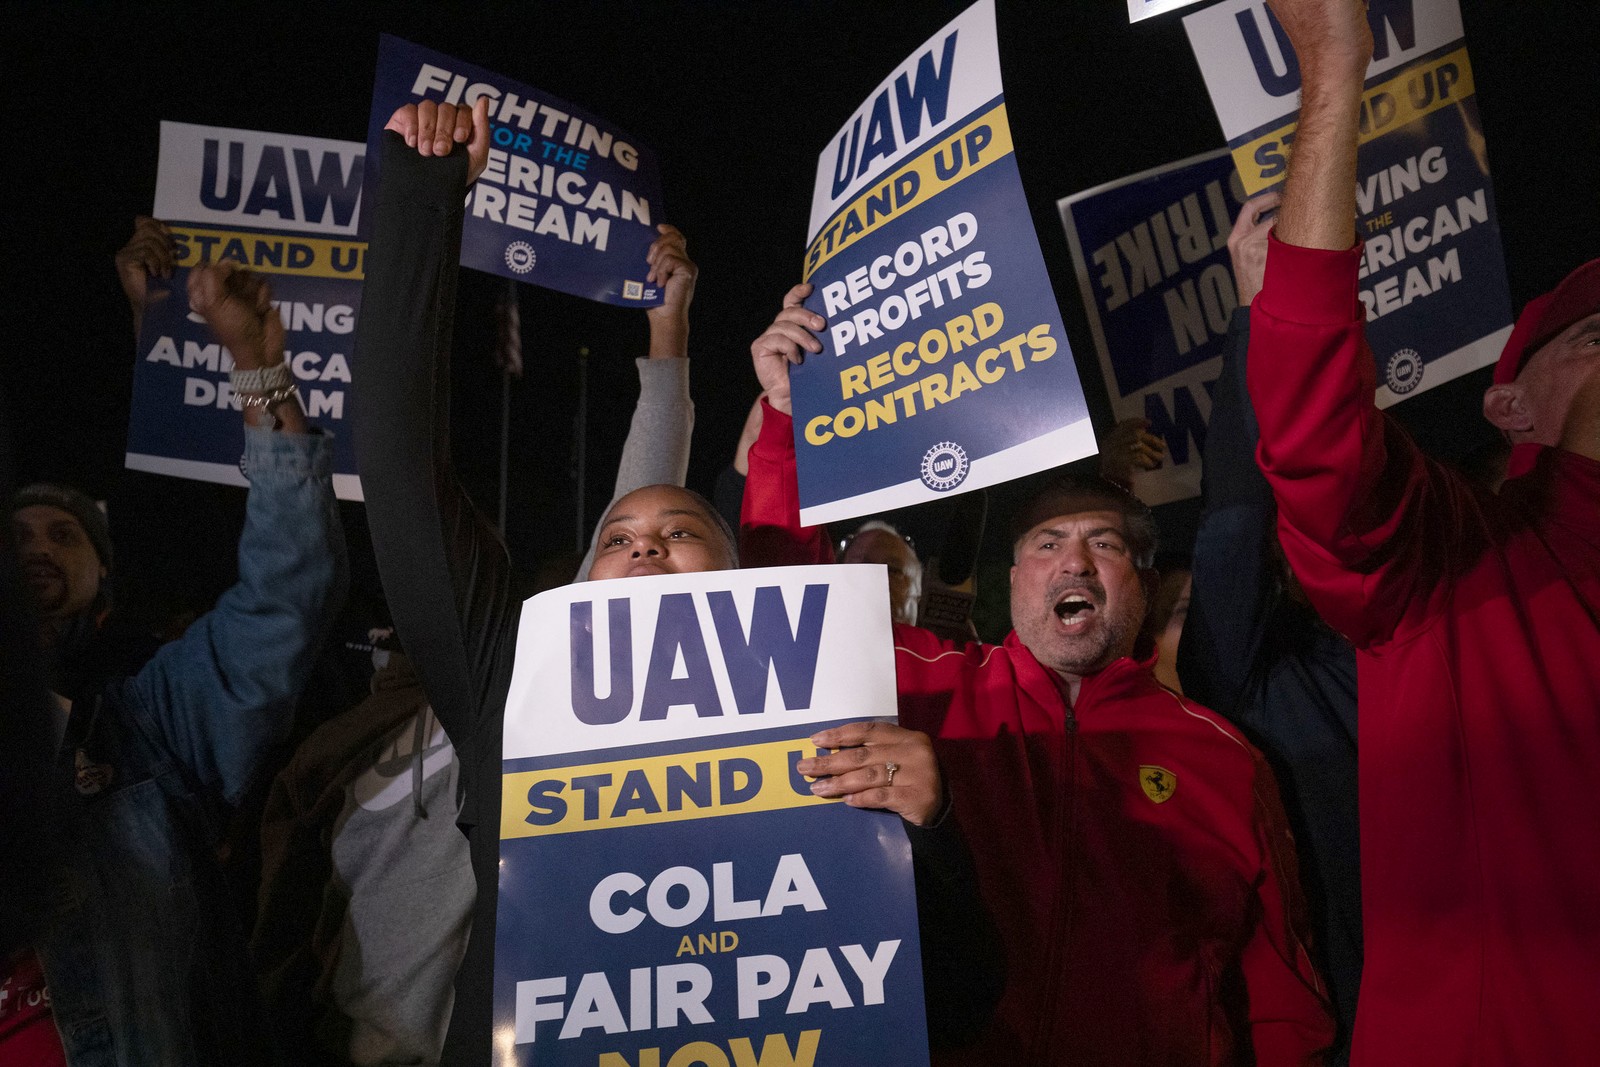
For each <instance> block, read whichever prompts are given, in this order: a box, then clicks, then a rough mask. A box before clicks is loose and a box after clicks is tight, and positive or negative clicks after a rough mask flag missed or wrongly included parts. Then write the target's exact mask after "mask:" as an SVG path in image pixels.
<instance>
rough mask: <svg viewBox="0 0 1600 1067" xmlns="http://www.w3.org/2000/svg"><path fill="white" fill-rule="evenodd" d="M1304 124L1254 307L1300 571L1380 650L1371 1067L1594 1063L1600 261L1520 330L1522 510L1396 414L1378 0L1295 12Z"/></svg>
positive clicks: (1367, 1035) (1532, 310)
mask: <svg viewBox="0 0 1600 1067" xmlns="http://www.w3.org/2000/svg"><path fill="white" fill-rule="evenodd" d="M1271 3H1272V8H1273V10H1274V11H1275V12H1276V14H1277V16H1278V19H1279V21H1280V22H1281V23H1282V25H1283V28H1284V29H1285V31H1287V33H1288V35H1289V38H1290V40H1291V42H1292V43H1293V45H1294V49H1295V52H1296V54H1297V56H1298V58H1299V65H1300V70H1301V72H1302V97H1301V104H1300V124H1299V130H1298V133H1297V135H1296V139H1295V143H1294V156H1293V159H1292V161H1291V164H1290V168H1289V173H1288V178H1287V181H1286V184H1285V188H1284V194H1283V205H1282V208H1281V209H1280V212H1279V215H1278V221H1277V226H1276V231H1275V237H1274V239H1273V241H1272V243H1271V248H1270V251H1269V253H1268V259H1267V271H1266V280H1265V285H1264V287H1263V289H1262V291H1261V293H1260V295H1259V296H1258V297H1257V298H1256V300H1255V302H1254V303H1253V304H1252V305H1251V320H1250V353H1249V371H1248V377H1249V386H1250V393H1251V397H1252V399H1253V401H1254V404H1255V409H1256V414H1257V416H1258V418H1259V421H1260V425H1261V443H1260V447H1259V450H1258V453H1257V455H1258V459H1259V461H1260V463H1261V467H1262V470H1263V471H1264V472H1265V473H1266V476H1267V478H1268V480H1269V481H1270V482H1271V483H1272V488H1273V491H1274V494H1275V495H1276V497H1277V501H1278V508H1279V517H1278V527H1279V537H1280V540H1281V541H1282V543H1283V548H1284V552H1285V555H1286V556H1287V557H1288V559H1289V561H1290V563H1291V564H1292V565H1293V567H1294V569H1295V572H1296V573H1297V575H1298V576H1299V578H1300V580H1301V582H1302V583H1303V584H1304V586H1305V589H1306V592H1307V593H1308V594H1309V595H1310V597H1311V599H1312V601H1313V602H1314V603H1315V605H1316V606H1317V609H1318V610H1319V611H1320V612H1321V613H1322V615H1323V617H1324V618H1325V619H1327V621H1328V622H1329V623H1330V624H1331V625H1333V626H1334V627H1335V628H1337V629H1338V630H1340V631H1341V632H1342V633H1344V634H1345V635H1346V636H1348V637H1349V638H1350V639H1351V640H1352V642H1354V644H1355V645H1356V647H1357V649H1358V650H1359V663H1358V667H1359V678H1360V729H1361V754H1360V761H1361V851H1362V856H1361V873H1362V899H1363V911H1364V915H1365V925H1366V971H1365V974H1364V975H1363V979H1362V988H1361V997H1360V1003H1359V1006H1358V1008H1357V1013H1356V1030H1355V1052H1354V1058H1353V1061H1352V1062H1355V1063H1357V1064H1395V1063H1405V1064H1412V1065H1432V1064H1440V1065H1444V1064H1452V1065H1453V1064H1469V1063H1470V1064H1534V1063H1540V1064H1543V1063H1576V1062H1588V1061H1589V1060H1590V1058H1591V1057H1592V1056H1593V1055H1594V1035H1595V1021H1594V1009H1595V1006H1596V1005H1597V1004H1600V969H1597V968H1596V966H1595V963H1596V961H1597V960H1600V923H1597V922H1596V921H1595V914H1594V912H1595V901H1596V896H1595V892H1596V891H1595V886H1596V884H1597V883H1600V852H1597V851H1596V849H1595V848H1594V842H1596V841H1600V805H1597V804H1596V803H1595V802H1594V797H1593V795H1592V794H1593V789H1592V785H1591V783H1592V782H1593V779H1594V774H1595V768H1596V767H1600V621H1597V620H1600V462H1597V461H1600V260H1597V261H1595V262H1591V263H1589V264H1587V265H1585V266H1583V267H1580V268H1579V269H1578V270H1576V271H1574V272H1573V273H1572V274H1571V275H1570V276H1568V278H1567V279H1566V280H1565V281H1564V282H1562V283H1561V285H1560V286H1559V287H1558V288H1557V289H1556V290H1555V291H1554V292H1553V293H1550V294H1548V295H1546V296H1543V297H1540V298H1539V299H1537V300H1535V301H1533V302H1532V303H1531V304H1530V305H1529V306H1528V308H1527V309H1526V310H1525V311H1524V312H1523V314H1522V316H1521V318H1520V319H1519V321H1518V323H1517V326H1516V329H1515V330H1514V331H1513V333H1512V335H1511V340H1510V342H1509V344H1508V345H1507V347H1506V350H1505V352H1504V354H1503V355H1502V356H1501V358H1500V363H1499V366H1498V367H1497V369H1496V373H1495V376H1494V384H1493V385H1492V386H1490V388H1489V390H1488V392H1487V393H1486V395H1485V397H1484V414H1485V416H1486V417H1487V418H1488V419H1489V421H1490V422H1492V423H1494V424H1495V425H1496V426H1498V427H1499V428H1500V429H1501V430H1503V431H1504V432H1505V433H1506V434H1507V436H1508V438H1509V439H1510V440H1511V442H1512V443H1513V444H1514V445H1515V446H1517V450H1516V453H1515V454H1514V456H1513V462H1512V472H1511V473H1512V475H1513V476H1512V477H1511V479H1510V480H1508V481H1507V482H1506V483H1505V485H1504V486H1503V488H1502V489H1501V490H1500V493H1499V495H1498V496H1494V495H1491V494H1489V493H1487V492H1485V491H1482V490H1477V489H1474V488H1473V487H1472V486H1470V485H1469V484H1467V483H1466V482H1465V481H1464V480H1463V479H1462V478H1460V477H1458V476H1456V475H1455V474H1454V473H1452V472H1451V471H1449V470H1446V469H1444V468H1443V467H1441V466H1440V465H1438V464H1436V463H1433V462H1432V461H1430V460H1428V459H1427V458H1426V457H1424V456H1423V455H1422V453H1421V452H1419V451H1418V450H1417V448H1416V446H1415V445H1414V444H1412V442H1411V441H1410V440H1409V439H1408V438H1407V437H1406V436H1405V434H1404V433H1403V432H1402V431H1401V430H1400V429H1399V428H1398V426H1397V425H1396V424H1395V423H1394V422H1392V421H1390V420H1389V419H1387V418H1386V417H1385V416H1383V415H1382V414H1380V413H1379V412H1378V411H1377V409H1376V408H1375V407H1374V406H1373V390H1374V388H1375V384H1376V371H1375V367H1374V363H1373V357H1372V354H1371V351H1370V350H1369V349H1368V347H1367V345H1366V341H1365V338H1364V332H1363V320H1364V315H1363V312H1362V305H1361V303H1360V302H1359V300H1358V299H1357V294H1358V280H1357V270H1358V266H1359V263H1360V257H1361V249H1360V247H1359V246H1358V245H1357V243H1356V229H1355V224H1354V219H1355V218H1356V211H1355V207H1356V205H1355V197H1354V189H1355V184H1356V181H1355V176H1356V170H1355V160H1356V139H1357V134H1358V110H1359V107H1360V101H1361V94H1362V89H1363V80H1364V78H1365V75H1366V70H1367V65H1368V61H1369V60H1370V59H1371V56H1372V48H1373V38H1372V33H1371V30H1370V28H1369V25H1368V19H1367V17H1366V14H1365V10H1364V9H1365V6H1366V5H1365V4H1363V3H1360V2H1359V0H1271Z"/></svg>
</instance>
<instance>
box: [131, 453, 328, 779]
mask: <svg viewBox="0 0 1600 1067" xmlns="http://www.w3.org/2000/svg"><path fill="white" fill-rule="evenodd" d="M331 444H332V442H331V441H330V439H329V438H327V437H325V436H321V435H316V434H288V433H272V432H270V431H267V430H261V429H255V428H249V427H247V428H246V429H245V467H246V471H247V475H248V477H249V479H250V492H249V496H248V498H247V500H246V505H245V508H246V511H245V525H244V532H243V534H242V535H241V536H240V539H239V580H238V582H237V583H236V584H235V585H234V586H233V587H232V588H231V589H229V590H228V591H227V592H226V593H224V594H223V595H222V597H221V599H220V600H218V601H217V605H216V607H214V608H212V609H211V611H209V612H207V613H206V614H205V615H203V616H202V617H201V618H199V619H198V620H196V621H195V623H194V624H193V625H192V626H190V627H189V629H188V630H187V631H186V632H185V633H184V635H183V637H181V638H179V639H178V640H177V641H174V642H172V643H171V644H169V645H166V646H164V647H163V648H162V649H161V650H160V651H159V652H158V653H156V656H155V658H154V659H152V660H151V661H150V663H149V664H148V665H146V666H145V668H144V669H143V670H142V671H140V672H139V674H138V675H137V676H136V677H134V678H133V679H131V680H130V681H129V683H128V689H127V696H128V698H129V702H130V704H131V705H132V707H133V709H134V711H135V714H136V715H137V717H138V718H139V719H140V720H142V722H143V723H144V725H145V728H146V730H147V731H148V732H149V733H150V734H151V736H152V737H153V738H155V739H158V741H159V742H160V743H161V744H163V745H164V746H165V747H166V748H167V749H168V750H169V752H170V753H171V754H172V757H173V758H174V759H175V760H176V761H177V763H178V764H179V765H180V766H181V767H183V769H184V771H185V772H186V773H187V774H188V775H189V776H190V777H191V778H192V780H193V781H194V783H195V784H197V785H199V786H202V787H204V788H205V789H207V790H208V791H212V792H215V793H217V794H219V795H221V796H222V797H223V798H225V799H226V800H228V801H230V802H231V801H235V800H237V799H238V798H239V796H240V795H241V794H242V793H243V792H244V791H245V789H247V788H248V787H249V785H250V783H251V779H252V777H253V775H254V773H255V772H256V770H257V769H258V764H259V763H260V761H261V758H262V757H263V755H264V754H265V753H266V752H267V750H268V749H270V748H271V746H272V745H274V744H276V743H277V742H278V741H280V740H281V739H282V738H283V737H285V736H286V735H287V734H288V731H289V727H290V724H291V722H292V719H293V714H294V703H295V699H296V698H297V697H298V696H299V694H300V689H301V687H302V686H303V685H304V684H305V682H306V679H307V678H308V677H309V675H310V673H311V666H312V662H313V661H314V660H315V658H316V654H317V650H318V648H319V647H320V645H321V643H322V639H323V637H324V636H325V634H326V631H327V628H328V626H329V624H330V622H331V621H332V618H333V616H334V614H335V613H336V612H337V611H338V609H339V605H340V603H341V602H342V601H343V599H344V593H345V585H346V581H347V578H348V573H347V572H348V563H347V560H346V557H345V543H344V534H343V531H342V529H341V527H340V524H339V511H338V505H337V503H336V501H335V500H334V496H333V488H332V481H331V477H330V473H331V468H332V455H333V450H332V448H331Z"/></svg>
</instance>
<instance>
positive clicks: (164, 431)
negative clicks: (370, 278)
mask: <svg viewBox="0 0 1600 1067" xmlns="http://www.w3.org/2000/svg"><path fill="white" fill-rule="evenodd" d="M362 155H363V149H362V146H361V145H359V144H356V143H355V142H352V141H330V140H328V139H326V138H322V137H297V136H294V135H291V134H277V133H260V132H257V131H255V130H235V129H224V128H220V127H215V126H192V125H189V124H188V123H182V122H163V123H162V124H161V160H160V166H159V169H158V171H157V174H156V200H155V216H156V217H157V218H159V219H162V220H164V221H165V222H167V223H169V224H170V226H171V230H172V238H173V246H174V260H173V262H174V269H173V273H172V277H171V278H170V279H156V278H152V279H151V280H150V291H149V302H148V303H147V305H146V309H145V314H144V317H143V320H142V321H141V323H140V328H139V359H138V363H137V364H136V365H135V368H134V375H133V398H132V404H131V406H130V412H129V420H128V447H127V457H126V460H125V462H126V465H127V466H128V467H129V468H130V469H132V470H141V471H150V472H153V473H156V474H170V475H175V476H177V477H180V478H193V479H195V480H197V481H205V482H221V483H223V484H226V485H240V486H242V485H247V484H249V483H248V482H247V481H246V480H245V477H244V474H243V473H242V472H241V471H240V470H239V455H240V452H241V451H242V449H243V444H242V438H241V436H240V428H239V427H240V423H239V414H238V412H239V410H240V401H239V398H238V397H237V396H235V395H234V392H233V388H232V386H231V385H230V384H229V379H228V371H229V370H230V369H231V368H232V366H233V357H232V355H231V354H230V353H229V352H228V351H227V349H225V348H223V347H222V346H221V345H220V344H218V343H217V340H216V338H214V337H213V336H212V335H211V331H210V329H209V328H208V327H207V326H206V324H205V321H204V320H202V319H201V318H200V317H199V316H198V315H195V314H193V313H192V312H190V311H189V300H188V297H187V296H186V295H185V294H186V293H187V291H188V288H187V287H188V277H189V268H190V267H193V266H195V265H196V264H199V263H209V262H213V261H216V260H221V259H232V260H237V261H238V262H240V263H243V264H244V265H245V266H247V267H249V268H250V269H251V270H254V271H258V272H260V273H262V274H264V275H266V276H267V280H268V282H269V283H270V284H271V286H272V301H273V305H274V306H275V307H276V309H277V311H278V314H279V315H280V316H281V317H282V319H283V328H284V344H285V352H284V361H285V362H286V363H288V365H289V369H290V371H291V372H292V373H293V374H294V378H295V385H296V386H297V387H298V388H299V390H300V398H301V402H302V403H303V404H304V405H305V409H306V414H307V415H308V416H310V417H311V418H312V419H313V420H314V421H316V422H317V423H320V424H321V425H322V426H323V427H325V428H326V429H328V430H329V431H331V432H332V434H333V472H334V473H333V488H334V492H336V493H337V494H338V496H339V497H340V499H342V500H360V499H361V483H360V481H359V480H357V478H356V457H355V443H354V442H355V435H354V434H351V433H348V432H346V431H345V430H344V429H343V428H342V427H343V424H344V420H345V419H346V418H347V417H348V415H349V412H350V410H351V409H350V404H349V391H350V388H351V374H350V347H351V344H352V342H353V341H354V339H355V327H356V313H357V312H358V311H359V310H360V307H361V281H362V278H363V277H364V270H365V266H366V249H367V246H366V244H365V243H364V242H362V241H359V240H357V239H356V229H357V226H358V225H359V223H360V217H361V172H362V163H363V159H362Z"/></svg>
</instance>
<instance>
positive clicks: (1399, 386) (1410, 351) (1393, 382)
mask: <svg viewBox="0 0 1600 1067" xmlns="http://www.w3.org/2000/svg"><path fill="white" fill-rule="evenodd" d="M1384 376H1385V378H1387V379H1388V383H1389V389H1390V391H1391V392H1395V393H1402V394H1403V393H1409V392H1411V390H1413V389H1415V388H1416V387H1417V386H1418V385H1420V384H1422V357H1421V356H1419V355H1417V350H1416V349H1415V348H1402V349H1400V351H1398V352H1396V353H1395V354H1394V355H1392V356H1390V357H1389V366H1388V369H1387V371H1386V373H1385V375H1384Z"/></svg>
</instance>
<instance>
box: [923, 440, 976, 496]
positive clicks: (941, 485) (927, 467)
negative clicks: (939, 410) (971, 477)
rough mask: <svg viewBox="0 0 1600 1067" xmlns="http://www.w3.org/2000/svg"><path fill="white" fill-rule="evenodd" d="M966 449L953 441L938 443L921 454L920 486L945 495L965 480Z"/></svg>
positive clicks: (967, 467) (968, 467) (966, 465)
mask: <svg viewBox="0 0 1600 1067" xmlns="http://www.w3.org/2000/svg"><path fill="white" fill-rule="evenodd" d="M971 468H972V465H971V464H970V463H968V462H967V452H966V449H964V448H962V447H961V446H960V445H958V444H956V443H955V442H954V441H940V442H939V443H938V444H936V445H934V446H933V447H932V448H930V449H928V451H926V452H924V453H923V454H922V484H923V485H925V486H927V487H928V488H929V489H932V490H933V491H934V492H936V493H946V492H949V491H950V490H951V489H954V488H955V487H956V486H958V485H960V484H961V483H962V482H964V481H966V480H967V471H969V470H970V469H971Z"/></svg>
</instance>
